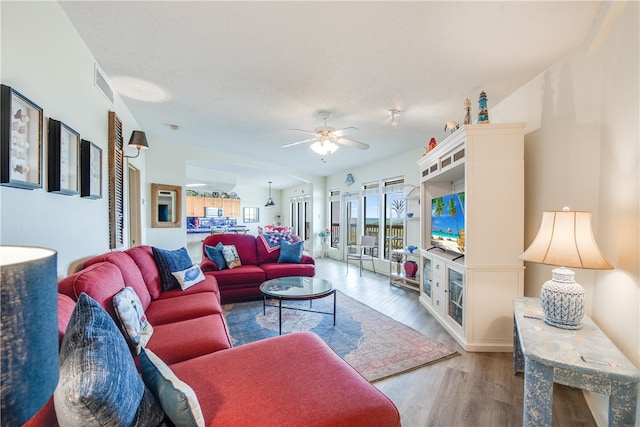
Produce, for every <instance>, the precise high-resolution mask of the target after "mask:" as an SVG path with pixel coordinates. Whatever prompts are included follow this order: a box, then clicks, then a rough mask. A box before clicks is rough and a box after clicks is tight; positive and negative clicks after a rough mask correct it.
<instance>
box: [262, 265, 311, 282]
mask: <svg viewBox="0 0 640 427" xmlns="http://www.w3.org/2000/svg"><path fill="white" fill-rule="evenodd" d="M260 268H262V269H263V270H264V273H265V276H266V277H265V280H271V279H279V278H281V277H289V276H305V277H313V276H315V274H316V266H315V264H304V263H300V264H293V263H286V264H277V263H269V264H261V265H260Z"/></svg>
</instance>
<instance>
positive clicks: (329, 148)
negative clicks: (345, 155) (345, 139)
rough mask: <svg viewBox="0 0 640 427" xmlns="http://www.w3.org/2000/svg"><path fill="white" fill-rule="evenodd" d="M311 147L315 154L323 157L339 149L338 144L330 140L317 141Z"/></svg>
mask: <svg viewBox="0 0 640 427" xmlns="http://www.w3.org/2000/svg"><path fill="white" fill-rule="evenodd" d="M310 147H311V149H312V150H313V151H314V152H316V153H318V154H320V155H321V156H325V155H327V154H333V153H335V152H336V150H337V149H338V148H339V147H338V145H337V144H335V143H333V142H331V141H330V140H328V139H325V140H320V141H316V142H314V143H313V144H311V145H310Z"/></svg>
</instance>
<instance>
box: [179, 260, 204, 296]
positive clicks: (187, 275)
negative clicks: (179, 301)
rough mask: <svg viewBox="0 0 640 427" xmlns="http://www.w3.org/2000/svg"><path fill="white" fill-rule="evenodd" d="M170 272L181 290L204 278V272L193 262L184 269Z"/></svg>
mask: <svg viewBox="0 0 640 427" xmlns="http://www.w3.org/2000/svg"><path fill="white" fill-rule="evenodd" d="M171 274H173V277H175V278H176V280H177V281H178V283H179V284H180V288H182V290H183V291H184V290H185V289H189V288H190V287H191V286H193V285H195V284H196V283H200V282H202V281H203V280H204V274H203V273H202V270H201V269H200V266H199V265H198V264H193V265H192V266H191V267H189V268H187V269H185V270H182V271H176V272H173V273H171Z"/></svg>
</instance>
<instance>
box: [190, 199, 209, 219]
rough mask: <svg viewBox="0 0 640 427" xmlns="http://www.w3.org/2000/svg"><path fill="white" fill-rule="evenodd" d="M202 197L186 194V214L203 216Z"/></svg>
mask: <svg viewBox="0 0 640 427" xmlns="http://www.w3.org/2000/svg"><path fill="white" fill-rule="evenodd" d="M204 201H205V198H204V197H200V196H187V216H196V217H202V216H204Z"/></svg>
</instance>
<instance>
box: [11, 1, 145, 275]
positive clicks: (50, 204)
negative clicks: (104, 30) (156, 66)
mask: <svg viewBox="0 0 640 427" xmlns="http://www.w3.org/2000/svg"><path fill="white" fill-rule="evenodd" d="M0 8H1V13H2V16H1V36H2V40H1V43H2V49H1V60H2V63H1V73H0V80H1V81H2V83H3V84H5V85H7V86H11V87H12V88H14V89H16V90H17V91H19V92H20V93H22V94H23V95H24V96H26V97H27V98H29V99H31V101H33V102H34V103H36V104H38V105H39V106H40V107H42V108H43V109H44V116H45V127H44V135H45V136H44V138H43V145H44V148H45V149H44V152H43V168H44V170H43V172H44V175H43V177H44V180H43V181H44V182H43V184H44V185H43V188H42V189H36V190H31V191H30V190H23V189H16V188H10V187H0V212H1V214H2V221H1V223H0V243H2V244H3V245H34V246H44V247H49V248H52V249H55V250H56V251H57V252H58V276H60V277H63V276H66V275H67V270H68V267H69V265H70V264H72V263H73V262H74V261H76V260H78V259H80V258H83V257H86V256H87V255H93V254H98V253H101V252H106V251H108V250H109V226H108V224H109V223H108V198H107V197H108V196H107V194H108V193H107V175H106V174H107V151H108V150H107V134H108V127H107V125H108V112H109V111H110V110H112V111H115V112H116V113H117V114H118V116H119V117H120V119H121V120H122V122H123V128H124V134H125V139H126V140H128V138H129V135H130V133H131V131H133V130H134V129H137V128H138V125H137V123H136V121H135V120H134V119H133V117H132V116H131V114H130V113H129V111H128V110H127V108H126V107H125V106H124V105H123V103H122V101H121V100H120V99H117V100H116V102H115V105H111V104H110V103H109V102H108V101H107V100H106V99H105V98H104V96H103V95H102V94H101V93H100V92H98V90H97V89H96V88H95V86H94V84H93V73H94V63H95V60H94V58H93V56H92V55H91V52H89V50H88V49H87V47H86V45H85V44H84V42H83V41H82V39H81V38H80V37H79V36H78V34H77V32H76V31H75V28H74V27H73V26H72V25H71V23H70V21H69V20H68V18H67V16H66V15H65V14H64V13H63V11H62V9H61V8H60V6H59V5H58V3H56V2H0ZM48 117H52V118H55V119H57V120H61V121H62V122H64V123H65V124H67V125H68V126H70V127H71V128H73V129H75V130H76V131H77V132H79V133H80V136H81V138H83V139H87V140H90V141H92V142H93V143H94V144H97V145H98V146H99V147H100V148H102V153H103V155H102V168H103V185H102V194H103V198H102V199H99V200H89V199H84V198H81V197H80V196H79V195H76V196H63V195H58V194H55V193H49V192H47V190H46V187H47V182H46V171H47V165H46V158H47V156H46V153H47V151H46V145H47V138H46V129H47V128H46V123H47V119H48ZM125 143H126V141H125ZM143 162H144V155H142V156H141V158H140V159H136V162H135V164H136V165H142V164H143ZM132 163H133V162H132ZM140 169H141V170H142V173H143V177H144V168H142V167H140ZM125 188H126V186H125Z"/></svg>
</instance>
